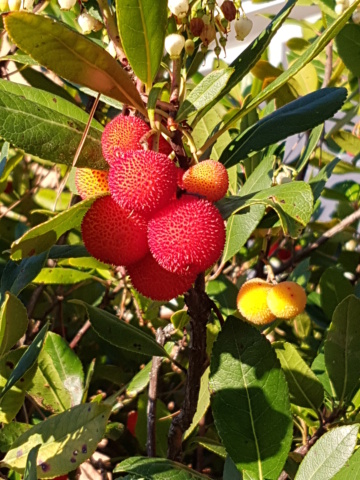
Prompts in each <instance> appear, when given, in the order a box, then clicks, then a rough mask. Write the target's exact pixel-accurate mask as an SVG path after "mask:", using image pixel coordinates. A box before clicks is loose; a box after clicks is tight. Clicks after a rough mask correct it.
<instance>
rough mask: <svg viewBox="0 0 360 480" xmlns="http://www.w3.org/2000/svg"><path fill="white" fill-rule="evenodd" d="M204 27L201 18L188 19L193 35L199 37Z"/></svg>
mask: <svg viewBox="0 0 360 480" xmlns="http://www.w3.org/2000/svg"><path fill="white" fill-rule="evenodd" d="M203 28H204V22H203V20H202V19H201V18H192V19H191V21H190V32H191V33H192V34H193V35H194V37H200V35H201V32H202V31H203Z"/></svg>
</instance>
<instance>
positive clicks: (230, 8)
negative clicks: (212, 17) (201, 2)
mask: <svg viewBox="0 0 360 480" xmlns="http://www.w3.org/2000/svg"><path fill="white" fill-rule="evenodd" d="M221 11H222V12H223V14H224V17H225V18H226V20H228V21H229V22H232V21H233V20H235V17H236V8H235V5H234V4H233V2H231V1H230V0H225V2H224V3H223V4H222V5H221Z"/></svg>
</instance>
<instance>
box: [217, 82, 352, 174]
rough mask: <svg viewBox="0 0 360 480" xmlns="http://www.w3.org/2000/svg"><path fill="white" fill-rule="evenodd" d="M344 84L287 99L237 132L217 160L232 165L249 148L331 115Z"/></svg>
mask: <svg viewBox="0 0 360 480" xmlns="http://www.w3.org/2000/svg"><path fill="white" fill-rule="evenodd" d="M346 96H347V90H346V89H345V88H323V89H321V90H317V91H315V92H313V93H309V94H308V95H305V96H304V97H301V98H298V99H297V100H294V101H293V102H290V103H288V104H287V105H285V106H284V107H282V108H279V109H278V110H276V111H275V112H273V113H271V114H270V115H267V116H266V117H265V118H263V119H262V120H260V121H259V122H257V123H256V124H255V125H253V126H251V127H249V128H248V129H247V130H245V131H244V132H242V133H240V135H238V136H237V137H236V138H235V139H234V140H233V141H232V142H231V143H230V144H229V145H228V146H227V147H226V148H225V150H224V151H223V153H222V155H221V158H220V161H221V162H222V163H223V164H224V165H225V166H226V167H231V166H233V165H236V164H237V163H239V161H240V160H242V159H244V158H246V156H247V155H248V154H249V153H250V152H252V151H257V150H261V149H262V148H264V147H266V146H268V145H272V144H274V143H276V142H278V141H279V140H283V139H284V138H287V137H289V136H290V135H293V134H295V133H299V132H304V131H306V130H309V129H311V128H313V127H315V126H316V125H318V124H320V123H323V122H324V121H325V120H326V119H328V118H330V117H332V116H333V115H334V113H335V112H337V111H338V110H339V109H340V108H341V106H342V105H343V103H344V101H345V99H346Z"/></svg>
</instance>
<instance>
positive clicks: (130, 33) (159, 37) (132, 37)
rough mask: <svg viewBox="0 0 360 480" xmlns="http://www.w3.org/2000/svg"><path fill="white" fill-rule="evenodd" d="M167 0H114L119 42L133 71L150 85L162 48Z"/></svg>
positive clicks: (159, 60)
mask: <svg viewBox="0 0 360 480" xmlns="http://www.w3.org/2000/svg"><path fill="white" fill-rule="evenodd" d="M167 16H168V15H167V1H166V0H157V1H156V2H149V1H148V0H135V1H134V0H116V17H117V23H118V28H119V32H120V38H121V43H122V46H123V48H124V51H125V54H126V57H127V59H128V60H129V63H130V65H131V67H132V69H133V70H134V72H135V75H136V76H137V77H139V78H140V80H141V81H142V82H144V83H145V84H146V85H147V87H148V88H149V89H150V88H151V84H152V81H153V80H154V78H155V75H156V74H157V71H158V69H159V66H160V62H161V59H162V56H163V51H164V39H165V34H166V25H167Z"/></svg>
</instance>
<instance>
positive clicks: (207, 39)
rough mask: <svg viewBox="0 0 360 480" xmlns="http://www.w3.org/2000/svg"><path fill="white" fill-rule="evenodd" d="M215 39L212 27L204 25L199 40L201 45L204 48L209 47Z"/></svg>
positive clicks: (214, 30) (214, 31)
mask: <svg viewBox="0 0 360 480" xmlns="http://www.w3.org/2000/svg"><path fill="white" fill-rule="evenodd" d="M215 37H216V29H215V27H214V25H212V24H210V25H206V24H205V25H204V28H203V31H202V32H201V35H200V38H201V41H202V43H203V44H204V45H205V46H208V45H210V43H211V42H212V41H213V40H215Z"/></svg>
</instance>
